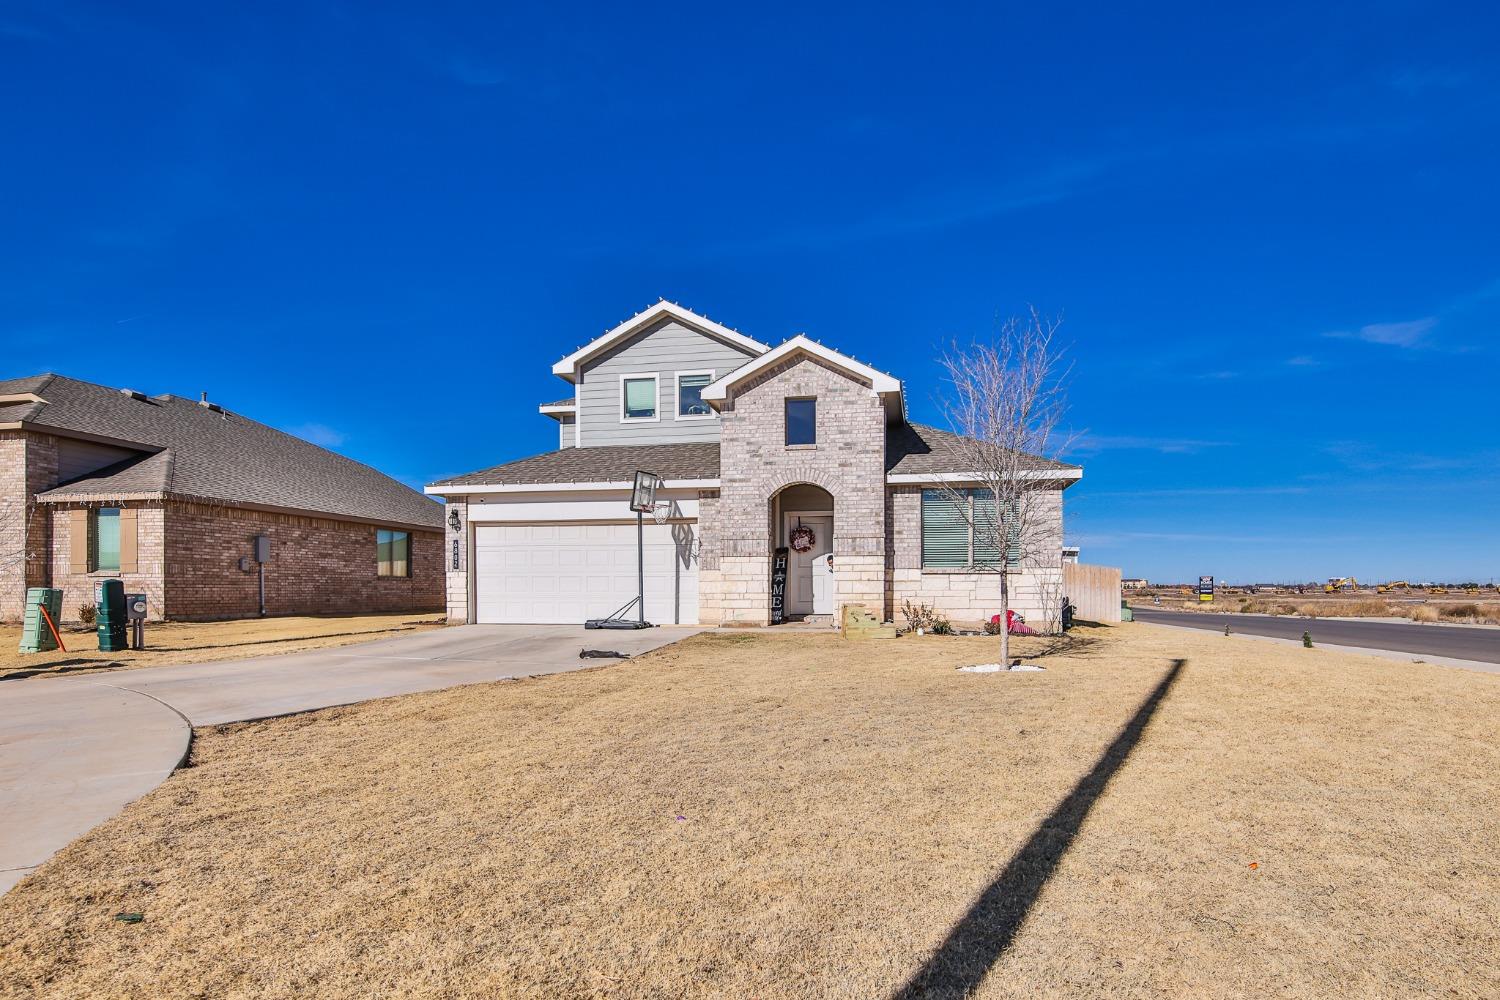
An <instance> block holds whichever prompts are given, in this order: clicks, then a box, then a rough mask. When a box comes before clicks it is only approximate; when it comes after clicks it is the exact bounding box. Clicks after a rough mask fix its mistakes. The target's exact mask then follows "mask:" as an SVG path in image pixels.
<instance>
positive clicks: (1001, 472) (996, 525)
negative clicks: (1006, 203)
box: [941, 309, 1069, 666]
mask: <svg viewBox="0 0 1500 1000" xmlns="http://www.w3.org/2000/svg"><path fill="white" fill-rule="evenodd" d="M1060 325H1061V320H1057V319H1050V318H1046V317H1043V316H1042V315H1041V314H1040V313H1038V312H1037V311H1036V310H1035V309H1032V310H1031V311H1030V312H1029V313H1028V314H1027V315H1026V316H1024V317H1012V318H1010V319H1008V320H1006V321H1005V322H1003V323H1002V324H1000V327H999V329H998V330H997V331H996V334H995V337H994V338H993V340H991V341H988V342H976V343H974V344H971V345H970V346H969V347H967V348H960V347H959V346H958V345H957V344H954V345H953V347H952V349H951V350H950V351H949V352H948V353H946V354H945V355H944V356H943V357H942V358H941V363H942V365H943V368H944V369H945V371H946V374H947V380H948V382H949V383H950V384H951V386H952V391H951V393H950V397H949V398H948V399H947V401H946V403H945V409H946V411H947V417H948V422H949V424H950V425H951V426H952V428H953V430H954V431H955V432H956V433H957V434H958V435H959V438H958V441H957V442H955V444H954V447H955V449H956V451H957V454H956V455H955V458H956V460H957V461H956V465H957V467H958V468H959V469H960V470H961V471H962V475H963V476H964V482H962V483H958V482H955V483H950V484H947V485H945V486H944V487H943V488H942V491H943V494H944V498H945V500H946V501H947V502H948V503H950V504H952V506H953V509H954V512H955V513H956V514H957V515H958V516H959V517H961V518H962V519H963V521H964V522H965V523H966V524H967V525H968V527H969V532H970V538H971V539H972V542H971V545H970V553H969V562H970V564H971V565H972V566H973V567H974V569H976V570H981V571H992V572H995V573H996V574H997V575H998V576H999V580H1000V605H1001V607H1000V620H1001V629H1000V663H1001V665H1002V666H1009V665H1010V630H1009V629H1008V628H1007V627H1006V626H1007V625H1008V623H1009V615H1008V612H1009V610H1010V604H1011V581H1010V574H1009V573H1008V572H1007V571H1006V570H1007V567H1018V568H1023V569H1032V570H1033V571H1042V570H1045V569H1047V568H1054V567H1055V568H1056V569H1057V571H1058V573H1059V574H1060V573H1061V559H1062V551H1061V545H1062V539H1061V537H1060V536H1059V534H1058V529H1059V527H1060V525H1061V513H1060V505H1061V503H1062V494H1061V492H1060V491H1059V490H1058V489H1057V488H1056V487H1057V485H1059V484H1057V483H1055V482H1053V481H1050V480H1048V479H1047V478H1046V476H1045V473H1046V472H1047V471H1048V470H1049V469H1052V468H1055V464H1054V463H1055V461H1056V456H1058V455H1059V454H1061V453H1062V452H1064V451H1066V450H1067V446H1068V443H1069V442H1068V441H1067V440H1066V439H1065V437H1064V436H1063V434H1062V429H1061V423H1062V419H1063V416H1064V414H1065V413H1066V410H1067V387H1066V383H1067V376H1068V369H1067V368H1065V367H1064V366H1063V364H1062V352H1061V350H1060V348H1059V347H1058V346H1057V345H1056V344H1055V339H1056V335H1057V330H1058V327H1059V326H1060ZM1038 576H1039V577H1040V578H1042V579H1045V577H1046V574H1045V573H1044V572H1040V573H1038ZM1050 613H1051V612H1050V611H1049V612H1048V614H1050ZM1047 626H1048V627H1050V628H1056V627H1058V626H1057V624H1056V623H1053V622H1049V623H1047Z"/></svg>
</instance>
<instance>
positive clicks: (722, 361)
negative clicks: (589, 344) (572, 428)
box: [578, 319, 755, 448]
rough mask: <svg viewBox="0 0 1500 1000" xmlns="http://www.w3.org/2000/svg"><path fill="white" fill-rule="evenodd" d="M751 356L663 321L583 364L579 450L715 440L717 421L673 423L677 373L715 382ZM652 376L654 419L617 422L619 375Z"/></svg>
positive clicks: (672, 321)
mask: <svg viewBox="0 0 1500 1000" xmlns="http://www.w3.org/2000/svg"><path fill="white" fill-rule="evenodd" d="M753 357H755V355H754V354H752V353H751V352H750V351H747V350H745V349H743V348H740V347H732V346H730V345H729V344H726V343H724V342H723V341H721V340H718V339H716V338H714V337H710V336H708V335H707V334H703V333H699V332H698V331H697V330H694V329H692V328H690V327H687V326H684V325H683V324H682V323H679V322H678V321H677V320H675V319H663V320H661V321H660V322H658V323H655V324H653V325H651V326H650V327H647V328H646V329H645V330H642V331H641V332H640V333H638V334H636V335H635V336H634V337H631V338H630V339H629V340H627V341H625V342H624V343H622V344H618V345H616V346H614V347H612V348H610V349H609V350H608V351H606V352H605V353H603V354H601V355H600V356H599V357H597V358H592V359H590V360H589V361H587V362H585V363H584V365H583V366H582V368H581V370H580V372H579V383H578V419H579V421H581V424H582V440H581V442H580V443H581V444H582V446H583V447H585V448H588V447H590V446H595V445H619V444H674V443H680V442H689V441H718V440H719V417H718V415H717V414H715V415H714V416H712V417H708V418H698V419H681V420H679V419H678V418H677V380H676V375H677V373H678V372H712V373H713V377H714V378H719V377H721V376H723V375H724V374H726V373H727V372H731V371H733V370H734V369H736V368H738V367H740V366H741V365H743V364H744V363H745V362H747V361H749V360H750V359H751V358H753ZM637 373H641V374H655V375H656V376H657V383H656V414H657V419H656V420H653V421H643V422H640V423H621V421H620V414H621V412H622V410H621V399H620V385H621V383H620V376H621V375H633V374H637Z"/></svg>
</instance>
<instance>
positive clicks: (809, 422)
mask: <svg viewBox="0 0 1500 1000" xmlns="http://www.w3.org/2000/svg"><path fill="white" fill-rule="evenodd" d="M786 443H787V444H817V443H818V401H817V400H816V399H788V400H787V401H786Z"/></svg>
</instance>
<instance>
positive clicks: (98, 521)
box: [91, 507, 120, 573]
mask: <svg viewBox="0 0 1500 1000" xmlns="http://www.w3.org/2000/svg"><path fill="white" fill-rule="evenodd" d="M91 555H92V556H93V563H94V569H96V570H106V571H108V572H111V573H118V572H119V571H120V508H118V507H101V508H99V510H97V511H96V512H95V513H94V551H93V552H92V553H91Z"/></svg>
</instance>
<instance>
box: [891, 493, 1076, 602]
mask: <svg viewBox="0 0 1500 1000" xmlns="http://www.w3.org/2000/svg"><path fill="white" fill-rule="evenodd" d="M1037 496H1038V497H1039V502H1037V503H1036V504H1034V505H1033V507H1032V511H1033V513H1034V516H1035V519H1036V521H1037V523H1036V524H1035V525H1034V526H1033V529H1032V532H1031V533H1030V535H1029V538H1028V540H1027V541H1026V542H1025V544H1023V546H1022V548H1023V553H1022V560H1021V565H1020V567H1018V568H1016V569H1013V570H1011V571H1010V607H1011V610H1013V611H1017V612H1019V613H1021V614H1022V615H1025V616H1026V620H1027V621H1028V622H1029V623H1031V624H1033V625H1036V626H1037V627H1039V628H1040V627H1043V626H1047V627H1052V626H1054V625H1055V623H1056V621H1057V616H1058V614H1059V611H1060V608H1061V603H1060V598H1061V597H1062V556H1061V545H1062V492H1061V491H1060V490H1057V489H1048V490H1046V491H1045V492H1043V493H1039V494H1038V495H1037ZM886 517H887V520H888V523H889V528H890V533H891V550H890V554H889V557H888V559H887V565H888V568H889V573H890V576H889V585H888V593H889V600H890V601H891V605H892V607H893V608H894V609H895V612H896V614H897V616H898V618H899V615H900V609H901V605H902V603H903V602H904V601H906V600H907V599H910V600H911V601H913V602H914V603H919V604H930V605H932V606H933V607H934V608H935V609H937V610H938V611H941V612H943V613H944V614H945V615H947V616H948V617H949V618H950V619H952V620H953V621H954V622H958V623H964V624H973V623H976V622H980V621H984V620H986V619H988V618H989V617H990V616H991V615H996V614H999V613H1000V578H999V576H998V574H996V573H989V572H986V573H971V572H967V571H964V570H951V569H923V568H922V487H920V486H894V487H891V488H890V490H889V491H888V493H887V506H886Z"/></svg>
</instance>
